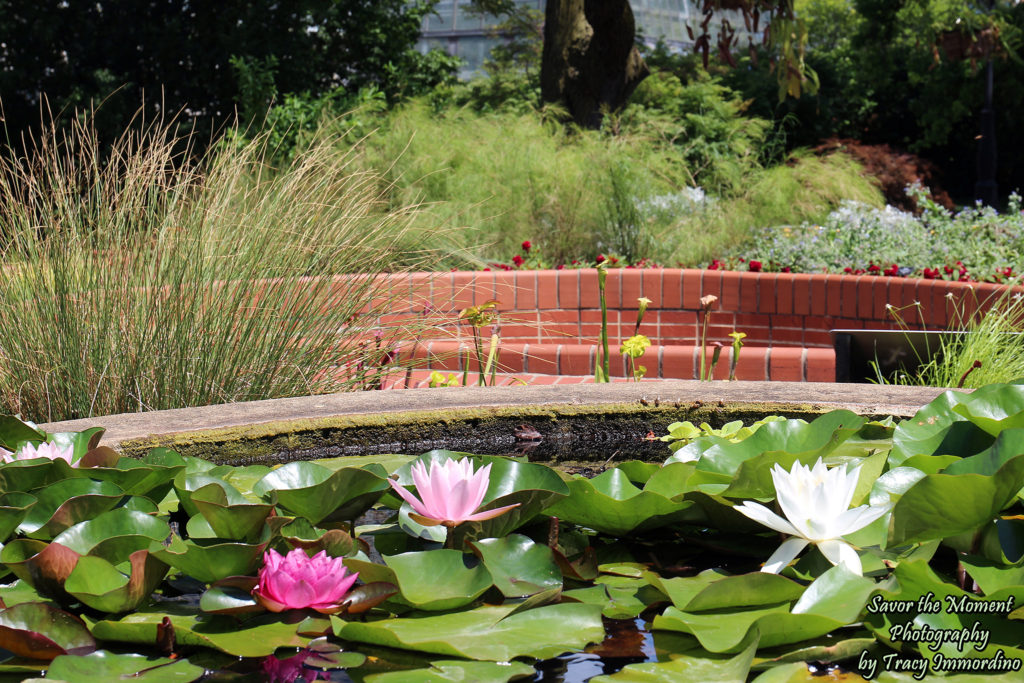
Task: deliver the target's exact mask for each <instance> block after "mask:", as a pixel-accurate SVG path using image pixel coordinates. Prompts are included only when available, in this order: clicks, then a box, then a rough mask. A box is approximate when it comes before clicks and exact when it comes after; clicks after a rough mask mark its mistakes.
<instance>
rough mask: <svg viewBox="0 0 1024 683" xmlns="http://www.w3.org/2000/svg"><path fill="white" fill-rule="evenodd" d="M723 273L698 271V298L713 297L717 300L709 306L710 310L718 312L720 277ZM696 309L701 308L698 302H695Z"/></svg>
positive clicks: (720, 294) (720, 289) (720, 291)
mask: <svg viewBox="0 0 1024 683" xmlns="http://www.w3.org/2000/svg"><path fill="white" fill-rule="evenodd" d="M723 273H724V271H721V270H702V271H700V274H701V275H700V296H701V297H705V296H713V297H716V298H717V299H718V301H717V302H715V303H714V304H713V305H712V306H711V310H713V311H715V310H719V309H721V307H722V275H723ZM697 308H701V305H700V302H699V301H698V302H697Z"/></svg>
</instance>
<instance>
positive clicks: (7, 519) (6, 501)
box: [0, 491, 36, 543]
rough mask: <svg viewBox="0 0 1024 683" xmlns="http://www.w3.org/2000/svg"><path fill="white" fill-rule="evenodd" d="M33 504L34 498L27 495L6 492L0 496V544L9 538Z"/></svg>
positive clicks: (19, 492)
mask: <svg viewBox="0 0 1024 683" xmlns="http://www.w3.org/2000/svg"><path fill="white" fill-rule="evenodd" d="M35 504H36V497H35V496H33V495H32V494H29V493H24V492H22V491H8V492H7V493H3V494H0V543H2V542H3V541H6V540H7V539H8V538H10V537H11V534H12V533H14V530H15V529H17V528H18V525H19V524H21V521H22V520H23V519H25V515H27V514H28V511H29V509H30V508H31V507H32V506H33V505H35Z"/></svg>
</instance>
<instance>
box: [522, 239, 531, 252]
mask: <svg viewBox="0 0 1024 683" xmlns="http://www.w3.org/2000/svg"><path fill="white" fill-rule="evenodd" d="M532 246H533V245H532V244H530V240H526V241H524V242H523V251H530V247H532Z"/></svg>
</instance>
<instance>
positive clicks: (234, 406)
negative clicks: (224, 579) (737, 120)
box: [41, 380, 947, 448]
mask: <svg viewBox="0 0 1024 683" xmlns="http://www.w3.org/2000/svg"><path fill="white" fill-rule="evenodd" d="M944 391H947V390H946V389H940V388H934V387H902V386H885V385H872V384H834V383H824V382H804V383H799V384H796V383H784V382H745V381H737V382H724V381H714V382H698V381H695V380H652V381H644V382H640V383H613V384H576V385H547V386H506V387H456V388H438V389H421V390H418V391H372V392H353V393H340V394H327V395H322V396H303V397H297V398H282V399H272V400H263V401H252V402H247V403H229V404H222V405H212V406H202V407H197V408H179V409H174V410H161V411H152V412H145V413H125V414H120V415H106V416H100V417H93V418H84V419H79V420H68V421H63V422H52V423H48V424H43V425H41V426H42V427H43V428H44V429H46V430H47V431H50V432H59V431H81V430H84V429H88V428H90V427H97V426H99V427H104V428H106V430H107V431H106V434H105V435H104V438H103V442H102V443H103V444H104V445H107V446H111V447H114V448H117V447H118V446H119V445H120V444H122V443H125V444H126V445H128V444H129V443H130V444H133V445H135V446H138V445H141V444H140V442H142V443H146V442H149V443H153V444H154V445H155V444H157V443H161V444H165V445H166V444H171V443H193V442H201V441H208V440H209V438H210V437H211V436H213V435H215V434H224V433H225V432H226V431H227V432H230V433H232V434H233V435H234V436H235V437H243V438H244V437H253V438H267V437H273V436H284V435H287V434H290V433H297V432H301V431H304V430H309V431H314V430H319V429H324V428H330V427H331V426H337V427H358V426H360V425H361V424H362V425H380V424H381V423H382V422H386V421H387V418H388V417H389V416H393V417H394V418H395V420H396V421H398V422H408V421H409V420H410V418H412V419H415V417H416V415H417V414H423V415H424V416H426V415H427V414H433V415H434V416H435V417H436V416H437V414H438V413H439V412H440V413H442V414H443V416H444V419H445V420H446V421H451V422H458V421H459V420H460V419H473V416H474V414H476V415H478V414H479V411H480V410H481V409H483V410H487V411H490V412H501V413H506V414H507V413H510V412H515V411H516V410H522V411H523V412H524V413H531V412H536V411H538V410H544V411H549V412H551V411H553V412H555V413H559V412H564V413H566V414H570V413H579V412H588V413H593V412H594V409H597V410H598V411H599V410H600V409H601V407H602V406H608V407H612V406H622V405H630V404H633V405H636V406H638V407H639V406H652V407H653V406H661V407H662V408H664V407H665V406H677V407H679V406H684V405H685V406H687V407H693V406H700V405H708V404H711V405H718V406H722V405H737V407H739V406H740V405H745V406H746V407H748V408H749V407H751V406H758V407H759V408H761V409H763V410H764V411H765V414H771V413H772V412H780V413H782V412H793V411H794V410H795V411H796V412H801V413H807V412H810V413H814V412H827V411H829V410H834V409H839V408H845V409H847V410H851V411H853V412H855V413H858V414H860V415H865V416H882V415H893V416H894V417H910V416H912V415H913V414H914V413H915V412H917V410H918V409H919V408H920V407H921V406H922V405H924V404H926V403H928V402H930V401H931V400H932V399H934V398H935V397H937V396H939V395H940V394H942V393H943V392H944ZM581 409H582V410H581ZM204 433H206V434H207V438H204ZM213 438H214V439H216V437H215V436H214V437H213Z"/></svg>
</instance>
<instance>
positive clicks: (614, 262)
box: [611, 256, 619, 266]
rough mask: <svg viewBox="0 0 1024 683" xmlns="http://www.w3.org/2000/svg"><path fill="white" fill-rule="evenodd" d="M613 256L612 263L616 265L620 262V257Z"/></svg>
mask: <svg viewBox="0 0 1024 683" xmlns="http://www.w3.org/2000/svg"><path fill="white" fill-rule="evenodd" d="M611 258H612V265H613V266H614V265H615V264H616V263H618V262H619V259H617V258H615V257H614V256H612V257H611Z"/></svg>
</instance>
